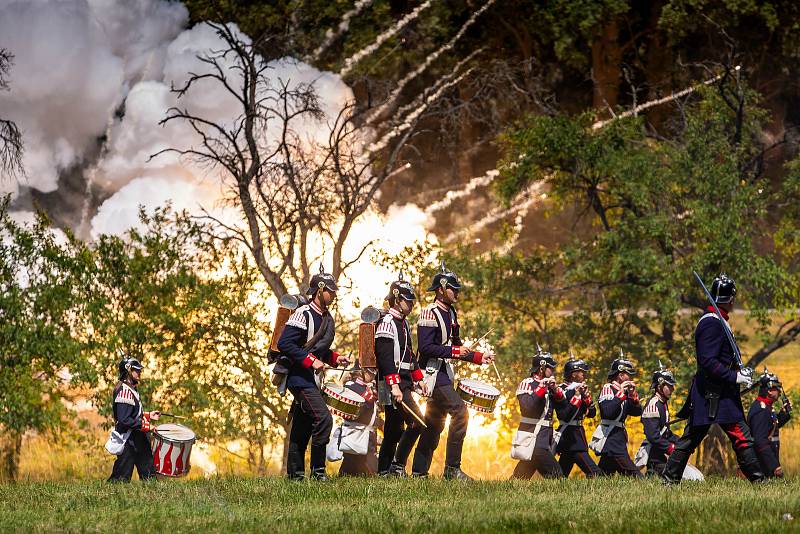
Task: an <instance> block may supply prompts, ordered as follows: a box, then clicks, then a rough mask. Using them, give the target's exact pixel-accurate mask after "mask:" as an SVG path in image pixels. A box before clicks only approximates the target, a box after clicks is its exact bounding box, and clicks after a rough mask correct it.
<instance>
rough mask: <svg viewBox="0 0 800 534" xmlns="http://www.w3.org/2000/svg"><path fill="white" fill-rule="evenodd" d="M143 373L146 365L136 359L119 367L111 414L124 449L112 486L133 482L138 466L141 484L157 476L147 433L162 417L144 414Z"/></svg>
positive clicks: (154, 413)
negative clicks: (142, 396)
mask: <svg viewBox="0 0 800 534" xmlns="http://www.w3.org/2000/svg"><path fill="white" fill-rule="evenodd" d="M142 369H143V367H142V364H141V363H139V360H137V359H135V358H128V357H123V358H122V361H120V362H119V364H118V365H117V370H118V372H119V382H118V383H117V385H116V387H115V388H114V394H113V395H112V398H113V399H114V403H113V404H112V407H111V410H112V412H113V414H114V429H115V430H116V432H117V433H118V434H119V435H121V436H122V439H123V442H124V446H123V449H122V453H121V454H119V455H118V456H117V459H116V461H115V462H114V467H113V468H112V469H111V476H110V477H109V479H108V481H109V482H130V480H131V477H132V476H133V467H134V466H136V471H137V472H138V473H139V480H147V479H149V478H151V477H152V476H153V475H154V474H155V473H154V472H153V450H152V448H151V447H150V440H149V439H148V438H147V432H150V430H152V429H153V425H152V424H151V421H158V419H159V417H160V416H161V413H160V412H158V411H153V412H144V411H142V402H141V399H139V391H138V388H139V381H140V380H141V378H142Z"/></svg>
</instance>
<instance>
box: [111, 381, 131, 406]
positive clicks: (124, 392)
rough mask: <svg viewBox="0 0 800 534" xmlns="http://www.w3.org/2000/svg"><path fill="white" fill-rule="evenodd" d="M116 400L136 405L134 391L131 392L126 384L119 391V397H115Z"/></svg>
mask: <svg viewBox="0 0 800 534" xmlns="http://www.w3.org/2000/svg"><path fill="white" fill-rule="evenodd" d="M114 402H120V403H122V404H130V405H131V406H136V401H134V400H133V393H131V392H130V391H129V390H128V388H126V387H125V386H123V387H121V388H120V390H119V392H118V393H117V397H116V398H115V399H114Z"/></svg>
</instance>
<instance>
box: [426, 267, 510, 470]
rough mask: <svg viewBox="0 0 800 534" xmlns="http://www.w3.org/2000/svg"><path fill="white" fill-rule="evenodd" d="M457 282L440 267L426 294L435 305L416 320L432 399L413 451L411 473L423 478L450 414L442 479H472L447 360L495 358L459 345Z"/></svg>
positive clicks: (461, 410) (460, 405)
mask: <svg viewBox="0 0 800 534" xmlns="http://www.w3.org/2000/svg"><path fill="white" fill-rule="evenodd" d="M460 290H461V282H460V281H459V280H458V277H457V276H456V274H455V273H454V272H452V271H449V270H447V269H446V268H445V266H444V262H442V268H441V271H440V272H439V273H437V274H436V276H434V277H433V282H432V283H431V286H430V287H429V288H428V291H434V292H435V294H436V297H435V300H434V303H433V304H431V305H430V306H428V307H427V308H425V309H424V310H423V311H422V313H421V314H420V317H419V324H418V326H417V341H418V347H419V365H420V366H421V367H422V368H424V369H425V381H426V383H427V387H428V390H429V392H430V395H431V398H430V400H429V401H428V403H427V405H426V410H425V424H426V425H427V427H428V428H426V429H425V430H423V432H422V436H421V437H420V440H419V445H417V450H416V452H415V453H414V462H413V465H412V474H413V475H414V476H418V477H427V476H428V470H429V469H430V466H431V461H432V460H433V451H434V450H436V447H437V446H438V445H439V437H440V436H441V433H442V431H443V430H444V425H445V421H446V419H447V415H448V414H449V415H450V430H449V432H448V435H447V451H446V455H445V467H444V478H446V479H457V480H471V478H470V477H469V476H468V475H467V474H466V473H464V472H463V471H462V470H461V451H462V448H463V446H464V437H465V436H466V434H467V424H468V422H469V415H468V413H467V407H466V405H465V404H464V401H463V400H462V399H461V397H460V396H459V395H458V393H456V390H455V386H454V380H455V373H454V371H453V366H452V364H451V363H450V362H451V360H461V361H466V362H470V363H474V364H477V365H480V364H482V363H491V362H492V361H493V360H494V355H493V354H491V353H487V354H482V353H480V352H476V351H473V350H471V348H470V347H468V346H463V344H462V342H461V336H460V332H459V324H458V315H457V314H456V310H455V308H454V307H453V305H454V304H455V303H456V302H458V295H459V291H460Z"/></svg>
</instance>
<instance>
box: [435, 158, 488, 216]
mask: <svg viewBox="0 0 800 534" xmlns="http://www.w3.org/2000/svg"><path fill="white" fill-rule="evenodd" d="M499 175H500V171H499V170H497V169H491V170H489V171H486V174H484V175H482V176H476V177H475V178H473V179H471V180H470V181H469V182H467V185H465V186H464V187H463V188H461V189H456V190H454V191H448V192H447V194H446V195H445V196H444V198H443V199H441V200H438V201H436V202H434V203H433V204H431V205H429V206H428V207H427V208H425V215H426V216H427V217H432V216H433V215H434V214H435V213H436V212H437V211H441V210H443V209H446V208H448V207H449V206H450V205H451V204H452V203H453V202H455V201H456V200H458V199H460V198H464V197H466V196H469V195H471V194H472V193H473V192H474V191H475V190H476V189H478V188H479V187H486V186H487V185H489V184H490V183H492V181H493V180H494V179H495V178H497V177H498V176H499ZM429 220H430V219H429Z"/></svg>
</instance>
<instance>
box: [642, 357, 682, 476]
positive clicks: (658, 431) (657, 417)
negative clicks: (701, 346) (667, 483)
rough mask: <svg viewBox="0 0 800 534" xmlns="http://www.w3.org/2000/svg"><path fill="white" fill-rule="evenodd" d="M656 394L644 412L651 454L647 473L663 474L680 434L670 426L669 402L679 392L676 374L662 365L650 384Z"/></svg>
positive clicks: (647, 441)
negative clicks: (676, 389)
mask: <svg viewBox="0 0 800 534" xmlns="http://www.w3.org/2000/svg"><path fill="white" fill-rule="evenodd" d="M650 389H651V390H652V391H653V396H652V397H650V400H648V401H647V404H645V407H644V411H643V412H642V426H643V427H644V437H645V442H644V443H642V446H645V447H649V451H648V457H647V474H648V475H661V474H662V473H663V472H664V467H665V466H666V465H667V457H668V456H669V455H670V454H672V451H673V450H674V449H675V442H676V441H678V436H676V435H675V434H673V433H672V430H671V429H670V427H669V424H668V423H669V407H668V406H667V403H668V402H669V398H670V397H671V396H672V392H673V391H675V376H674V375H673V374H672V372H671V371H669V370H667V369H664V368H663V367H662V368H660V369H659V370H658V371H656V372H655V373H653V379H652V381H651V383H650Z"/></svg>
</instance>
